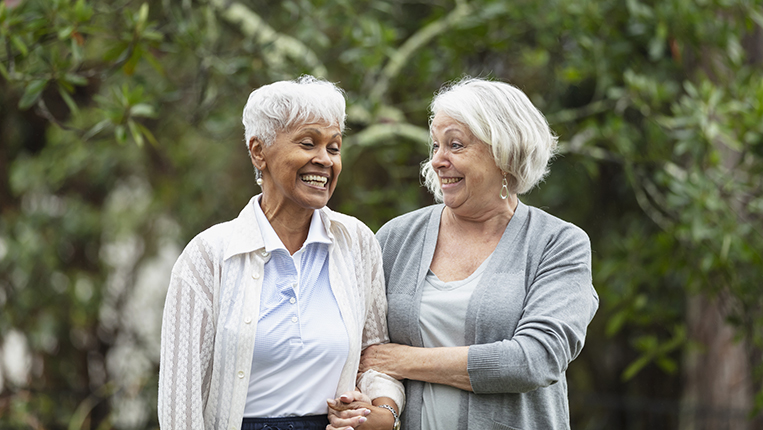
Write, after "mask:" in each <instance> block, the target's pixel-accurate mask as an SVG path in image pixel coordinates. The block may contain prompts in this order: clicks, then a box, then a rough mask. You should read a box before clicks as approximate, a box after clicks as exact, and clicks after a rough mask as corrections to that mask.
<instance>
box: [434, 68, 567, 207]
mask: <svg viewBox="0 0 763 430" xmlns="http://www.w3.org/2000/svg"><path fill="white" fill-rule="evenodd" d="M430 110H431V112H432V116H431V117H430V119H429V121H430V126H431V122H432V120H433V119H434V116H435V115H436V114H437V113H440V112H442V113H443V114H445V115H447V116H449V117H451V118H453V119H455V120H456V121H458V122H460V123H462V124H464V125H466V126H467V127H469V129H470V130H471V132H472V134H474V136H475V137H477V139H479V140H481V141H482V142H483V143H485V144H487V145H488V146H490V148H491V149H492V152H493V158H494V159H495V164H496V165H497V166H498V168H500V169H501V170H502V171H503V172H504V173H506V174H507V175H508V177H509V181H508V182H509V191H510V192H511V193H516V194H524V193H526V192H528V191H530V190H531V189H533V187H535V186H536V185H537V184H538V183H540V182H541V181H542V180H543V178H544V177H545V176H546V175H547V174H548V164H549V161H550V160H551V158H553V156H554V155H555V154H556V147H557V140H558V138H557V137H556V135H554V133H553V132H552V131H551V128H550V127H549V125H548V122H547V121H546V118H545V117H544V116H543V114H542V113H541V112H540V111H539V110H538V109H537V108H536V107H535V106H534V105H533V104H532V102H531V101H530V99H529V98H528V97H527V96H526V95H525V93H523V92H522V91H521V90H520V89H518V88H517V87H515V86H513V85H510V84H507V83H505V82H499V81H489V80H485V79H480V78H470V77H467V78H464V79H462V80H460V81H458V82H455V83H452V84H446V85H445V86H443V87H442V88H441V89H440V91H438V92H437V94H436V95H435V97H434V99H433V100H432V104H431V106H430ZM431 161H432V158H431V155H430V158H429V160H427V161H425V162H424V163H422V165H421V174H422V175H423V176H424V181H425V184H426V186H427V188H429V191H430V192H431V193H432V194H434V196H435V199H436V200H437V201H442V189H441V188H440V182H439V180H438V178H437V172H435V170H434V168H432V163H431ZM498 186H499V185H498V184H496V189H497V188H498ZM496 193H497V191H496Z"/></svg>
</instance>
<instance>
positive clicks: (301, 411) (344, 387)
mask: <svg viewBox="0 0 763 430" xmlns="http://www.w3.org/2000/svg"><path fill="white" fill-rule="evenodd" d="M344 121H345V99H344V95H343V93H342V91H341V90H340V89H339V88H337V87H336V86H335V85H334V84H331V83H329V82H326V81H323V80H318V79H315V78H313V77H310V76H305V77H302V78H300V79H298V80H295V81H281V82H276V83H273V84H270V85H266V86H263V87H261V88H259V89H257V90H255V91H253V92H252V93H251V95H250V96H249V99H248V101H247V104H246V106H245V108H244V114H243V123H244V127H245V137H246V144H247V149H248V151H249V156H250V159H251V162H252V164H253V165H254V167H255V172H256V176H257V183H258V184H259V185H260V187H261V188H262V193H261V194H259V195H257V196H255V197H253V198H252V199H251V200H250V201H249V203H248V204H247V205H246V207H244V209H243V210H242V211H241V213H240V214H239V216H238V217H237V218H236V219H234V220H232V221H228V222H225V223H221V224H217V225H215V226H213V227H211V228H209V229H208V230H206V231H204V232H202V233H201V234H199V235H198V236H196V237H195V238H194V239H193V240H192V241H191V242H190V243H189V244H188V246H187V247H186V248H185V250H184V251H183V253H182V254H181V255H180V257H179V258H178V261H177V263H176V264H175V266H174V268H173V270H172V278H171V281H170V287H169V291H168V293H167V299H166V304H165V308H164V316H163V321H162V344H161V345H162V346H161V361H160V372H159V404H158V411H159V423H160V426H161V428H162V429H165V430H166V429H183V430H186V429H220V430H229V429H234V430H238V429H242V430H264V429H270V430H275V429H282V430H286V429H294V430H323V429H325V428H326V427H327V426H328V424H329V421H328V418H327V411H328V404H327V399H333V398H334V397H336V396H337V395H339V394H340V393H343V392H346V391H349V390H353V389H355V387H356V386H357V387H358V388H359V389H361V390H363V391H368V392H370V395H369V397H370V398H371V399H373V401H372V402H371V403H372V404H369V405H368V406H367V407H364V408H363V409H362V410H360V411H358V415H357V416H356V421H358V422H367V423H368V424H369V425H374V426H380V427H384V426H388V427H390V428H392V425H393V423H394V417H395V414H397V413H398V412H399V409H400V408H402V406H403V402H404V393H403V387H402V384H401V383H400V382H399V381H397V380H395V379H393V378H391V377H389V376H387V375H384V374H381V373H379V372H376V371H373V370H369V371H364V372H361V373H360V374H359V373H358V363H359V361H360V353H361V351H362V350H363V349H364V348H366V347H368V346H369V345H373V344H379V343H383V342H388V340H389V338H388V331H387V321H386V309H387V303H386V297H385V294H384V274H383V272H382V267H381V250H380V248H379V243H378V242H377V241H376V239H375V238H374V235H373V233H372V232H371V231H370V230H369V229H368V227H366V226H365V225H364V224H363V223H361V222H360V221H358V220H357V219H355V218H353V217H350V216H347V215H342V214H339V213H336V212H334V211H332V210H330V209H328V208H327V207H326V204H327V203H328V201H329V198H330V197H331V195H332V193H333V192H334V189H335V187H336V184H337V180H338V177H339V174H340V173H341V171H342V159H341V147H342V133H343V131H344ZM332 401H333V400H332Z"/></svg>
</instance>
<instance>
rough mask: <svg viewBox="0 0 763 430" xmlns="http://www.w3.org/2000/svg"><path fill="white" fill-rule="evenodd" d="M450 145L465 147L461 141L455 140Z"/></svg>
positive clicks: (455, 147)
mask: <svg viewBox="0 0 763 430" xmlns="http://www.w3.org/2000/svg"><path fill="white" fill-rule="evenodd" d="M450 147H451V149H460V148H463V147H464V145H462V144H461V142H459V141H457V140H454V141H453V142H451V143H450Z"/></svg>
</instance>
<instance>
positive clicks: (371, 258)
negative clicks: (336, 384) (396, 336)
mask: <svg viewBox="0 0 763 430" xmlns="http://www.w3.org/2000/svg"><path fill="white" fill-rule="evenodd" d="M361 237H362V238H363V239H362V246H363V251H365V252H363V257H364V258H363V264H364V265H365V270H364V273H365V278H366V279H365V280H364V284H363V285H369V286H370V288H369V289H368V290H367V291H366V321H365V325H364V327H363V339H362V346H361V347H362V348H363V350H365V349H366V348H368V347H369V346H371V345H378V344H385V343H388V342H389V333H388V331H387V294H386V289H385V284H384V272H383V269H382V257H381V247H380V246H379V242H377V241H376V238H375V237H374V235H373V234H372V233H371V231H370V230H367V233H366V234H363V235H361ZM361 356H362V353H361ZM358 375H359V377H358V381H357V383H358V387H359V388H360V390H361V391H362V392H363V393H364V394H366V395H368V396H369V397H370V399H371V400H374V399H376V398H378V397H387V398H389V399H391V400H392V401H393V403H394V404H395V407H396V408H399V409H400V410H402V409H403V407H404V406H405V389H404V388H403V384H402V383H401V382H400V381H398V380H397V379H395V378H393V377H391V376H389V375H385V374H384V372H377V371H368V370H363V371H359V372H358Z"/></svg>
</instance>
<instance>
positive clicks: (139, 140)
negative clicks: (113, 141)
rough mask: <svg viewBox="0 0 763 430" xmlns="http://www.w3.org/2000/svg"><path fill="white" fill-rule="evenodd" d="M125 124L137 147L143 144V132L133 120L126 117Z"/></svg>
mask: <svg viewBox="0 0 763 430" xmlns="http://www.w3.org/2000/svg"><path fill="white" fill-rule="evenodd" d="M127 126H128V127H130V134H131V135H132V139H133V140H134V141H135V144H136V145H138V146H139V147H142V146H143V134H141V132H140V128H139V127H138V125H137V124H136V123H135V121H133V120H131V119H128V120H127Z"/></svg>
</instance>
